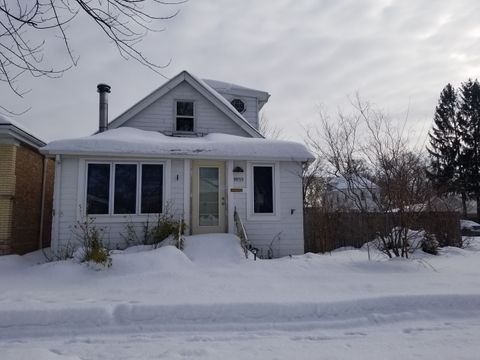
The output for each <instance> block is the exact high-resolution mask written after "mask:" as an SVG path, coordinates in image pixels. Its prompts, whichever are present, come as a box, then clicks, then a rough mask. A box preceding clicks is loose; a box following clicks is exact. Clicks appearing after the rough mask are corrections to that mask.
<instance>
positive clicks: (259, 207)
mask: <svg viewBox="0 0 480 360" xmlns="http://www.w3.org/2000/svg"><path fill="white" fill-rule="evenodd" d="M253 203H254V207H253V208H254V212H255V213H273V168H272V167H270V166H254V167H253Z"/></svg>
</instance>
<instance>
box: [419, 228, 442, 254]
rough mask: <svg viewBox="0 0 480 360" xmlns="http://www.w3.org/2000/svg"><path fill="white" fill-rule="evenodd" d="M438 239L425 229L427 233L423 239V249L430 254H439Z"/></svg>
mask: <svg viewBox="0 0 480 360" xmlns="http://www.w3.org/2000/svg"><path fill="white" fill-rule="evenodd" d="M438 245H439V244H438V241H437V239H436V238H435V235H434V234H432V233H430V232H428V231H425V235H424V237H423V241H422V250H423V252H426V253H428V254H432V255H437V254H438Z"/></svg>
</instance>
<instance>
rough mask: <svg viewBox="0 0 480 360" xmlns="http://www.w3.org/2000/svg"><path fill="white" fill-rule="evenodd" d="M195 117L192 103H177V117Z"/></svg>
mask: <svg viewBox="0 0 480 360" xmlns="http://www.w3.org/2000/svg"><path fill="white" fill-rule="evenodd" d="M182 115H184V116H193V102H192V101H177V116H182Z"/></svg>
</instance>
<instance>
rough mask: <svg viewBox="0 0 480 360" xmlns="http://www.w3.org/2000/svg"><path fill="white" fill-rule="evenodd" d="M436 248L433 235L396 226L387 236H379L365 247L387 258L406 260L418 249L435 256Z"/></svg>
mask: <svg viewBox="0 0 480 360" xmlns="http://www.w3.org/2000/svg"><path fill="white" fill-rule="evenodd" d="M438 246H439V244H438V241H437V240H436V239H435V235H433V234H431V233H429V232H427V231H424V230H411V229H407V228H403V227H400V226H396V227H394V228H393V229H392V230H391V231H390V232H389V233H387V234H384V235H382V234H379V235H378V236H377V237H376V238H375V240H373V241H372V242H370V243H369V244H368V246H367V247H374V248H376V249H377V250H379V251H381V252H382V253H384V254H385V255H387V256H388V257H389V258H393V257H405V258H408V256H409V254H412V253H414V252H415V251H416V250H418V249H421V250H422V251H424V252H426V253H429V254H433V255H436V254H437V252H438Z"/></svg>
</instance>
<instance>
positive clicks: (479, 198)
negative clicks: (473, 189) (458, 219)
mask: <svg viewBox="0 0 480 360" xmlns="http://www.w3.org/2000/svg"><path fill="white" fill-rule="evenodd" d="M475 200H476V201H477V220H479V219H480V195H477V197H476V198H475Z"/></svg>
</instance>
